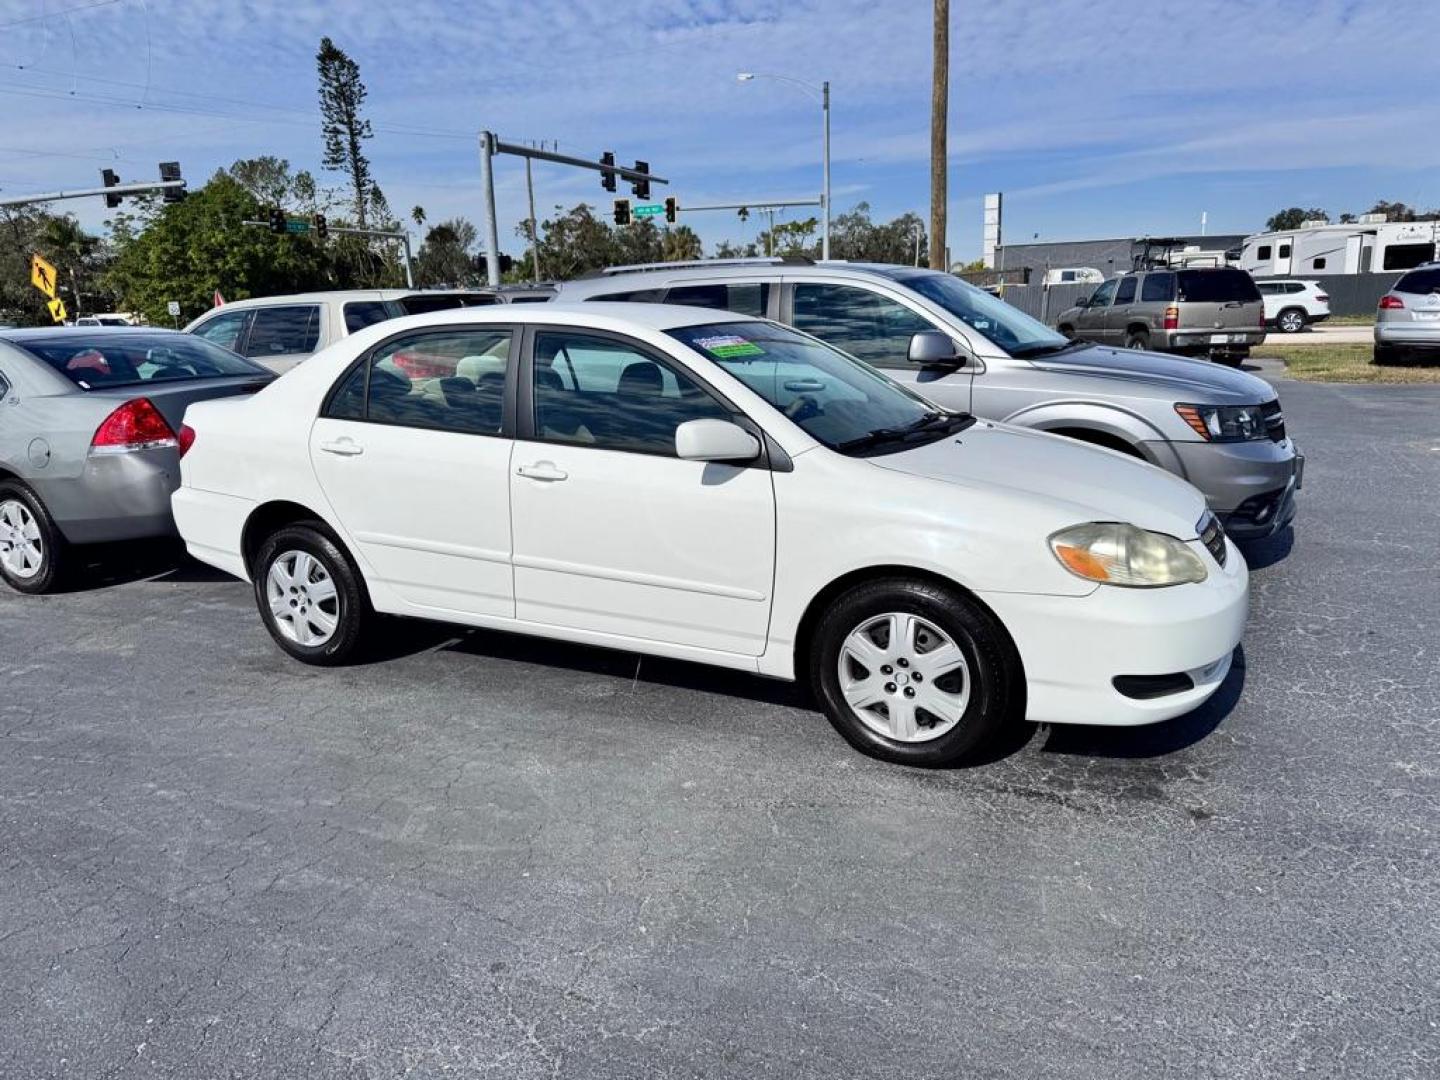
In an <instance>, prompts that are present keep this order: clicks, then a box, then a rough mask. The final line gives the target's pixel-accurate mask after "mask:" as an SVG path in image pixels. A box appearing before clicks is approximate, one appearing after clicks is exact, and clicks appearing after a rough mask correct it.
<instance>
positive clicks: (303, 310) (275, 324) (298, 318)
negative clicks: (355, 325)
mask: <svg viewBox="0 0 1440 1080" xmlns="http://www.w3.org/2000/svg"><path fill="white" fill-rule="evenodd" d="M319 342H320V309H319V308H318V307H316V306H314V305H313V304H306V305H299V304H296V305H293V306H286V307H262V308H256V309H255V321H254V322H253V323H252V324H251V326H250V336H249V337H248V338H247V339H246V341H245V355H246V356H309V355H310V354H311V353H312V352H314V351H315V346H316V345H317V344H319Z"/></svg>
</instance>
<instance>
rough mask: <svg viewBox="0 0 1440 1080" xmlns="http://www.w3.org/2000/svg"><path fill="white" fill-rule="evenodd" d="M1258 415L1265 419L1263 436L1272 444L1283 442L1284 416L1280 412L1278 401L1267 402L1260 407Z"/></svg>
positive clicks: (1277, 399)
mask: <svg viewBox="0 0 1440 1080" xmlns="http://www.w3.org/2000/svg"><path fill="white" fill-rule="evenodd" d="M1260 415H1261V416H1263V417H1264V418H1265V434H1266V435H1269V436H1270V439H1271V441H1272V442H1284V441H1285V414H1284V413H1283V412H1281V411H1280V399H1279V398H1276V399H1275V400H1273V401H1267V402H1265V404H1263V405H1261V406H1260Z"/></svg>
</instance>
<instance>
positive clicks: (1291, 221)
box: [1265, 206, 1330, 232]
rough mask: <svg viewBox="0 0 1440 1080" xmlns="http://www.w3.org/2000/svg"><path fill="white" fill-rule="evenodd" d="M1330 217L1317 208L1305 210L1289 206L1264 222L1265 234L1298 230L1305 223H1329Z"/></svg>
mask: <svg viewBox="0 0 1440 1080" xmlns="http://www.w3.org/2000/svg"><path fill="white" fill-rule="evenodd" d="M1329 220H1330V215H1329V214H1328V213H1327V212H1326V211H1324V210H1320V209H1318V208H1316V209H1310V210H1305V209H1302V208H1301V207H1298V206H1291V207H1288V208H1286V209H1284V210H1281V211H1280V212H1279V213H1277V214H1273V215H1271V217H1270V219H1269V220H1268V221H1266V222H1265V231H1266V232H1285V231H1287V230H1289V229H1298V228H1300V226H1301V225H1303V224H1304V223H1305V222H1307V221H1329Z"/></svg>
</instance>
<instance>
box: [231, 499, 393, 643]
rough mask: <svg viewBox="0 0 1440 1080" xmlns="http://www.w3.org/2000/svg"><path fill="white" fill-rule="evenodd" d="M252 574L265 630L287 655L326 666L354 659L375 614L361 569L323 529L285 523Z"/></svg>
mask: <svg viewBox="0 0 1440 1080" xmlns="http://www.w3.org/2000/svg"><path fill="white" fill-rule="evenodd" d="M251 576H252V578H253V579H254V582H255V603H256V606H257V607H259V609H260V618H261V619H262V620H263V621H264V623H265V629H267V630H268V631H270V636H271V637H272V638H274V639H275V643H276V644H277V645H279V646H280V647H281V648H282V649H284V650H285V651H286V652H287V653H289V654H290V655H291V656H293V657H295V659H297V660H302V661H304V662H305V663H307V664H318V665H325V666H329V665H335V664H343V663H345V662H346V661H347V660H350V659H352V658H353V657H354V655H355V653H356V651H357V650H358V648H359V647H360V644H361V642H362V639H363V637H364V634H365V631H366V629H367V628H368V625H369V623H370V622H371V621H373V618H374V616H373V614H372V612H371V610H370V604H369V601H368V600H367V599H366V596H365V590H364V587H363V585H362V584H361V580H360V575H359V572H358V571H356V569H355V567H354V565H353V564H352V563H351V562H350V559H349V557H348V556H347V555H346V554H345V553H344V552H343V551H341V550H340V548H339V547H338V546H337V545H336V543H335V541H334V540H333V539H331V537H329V536H328V535H327V534H326V533H325V532H323V531H322V530H321V529H319V528H316V527H315V526H313V525H287V526H285V527H284V528H282V529H279V530H278V531H276V532H274V533H272V534H271V535H270V536H269V537H268V538H267V539H266V540H265V542H264V543H263V544H262V545H261V547H260V551H259V554H258V555H257V556H256V558H255V565H254V567H253V573H252V575H251Z"/></svg>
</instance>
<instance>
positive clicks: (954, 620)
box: [810, 577, 1024, 767]
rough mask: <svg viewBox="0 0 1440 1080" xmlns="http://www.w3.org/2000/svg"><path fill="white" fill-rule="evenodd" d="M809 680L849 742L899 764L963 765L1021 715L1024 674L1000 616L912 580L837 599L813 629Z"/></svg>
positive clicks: (891, 582) (870, 585)
mask: <svg viewBox="0 0 1440 1080" xmlns="http://www.w3.org/2000/svg"><path fill="white" fill-rule="evenodd" d="M810 678H811V683H812V685H813V686H814V687H815V691H816V695H817V696H818V697H819V699H820V701H821V703H822V705H823V706H824V709H825V713H826V715H827V717H828V718H829V720H830V722H831V723H832V724H833V725H835V728H836V729H837V730H838V731H839V732H840V734H841V735H843V736H844V737H845V739H846V740H847V741H848V742H849V743H850V745H852V746H854V747H855V748H856V749H857V750H860V751H861V752H862V753H866V754H870V755H871V756H873V757H878V758H882V759H884V760H886V761H893V762H897V763H899V764H903V765H918V766H927V767H942V766H948V765H955V764H958V763H960V762H961V761H962V760H963V759H964V758H965V756H966V755H967V754H969V753H970V752H971V751H973V750H975V749H976V748H977V747H979V746H980V745H982V744H983V743H984V742H985V741H986V740H987V739H989V738H990V737H991V736H992V735H994V734H995V733H996V732H997V731H998V730H999V729H1000V728H1001V727H1002V726H1003V725H1004V724H1005V723H1006V722H1007V721H1009V720H1012V719H1018V718H1019V714H1020V713H1021V712H1022V711H1023V702H1024V677H1023V675H1022V673H1021V670H1020V665H1019V661H1018V659H1017V658H1016V655H1015V650H1014V646H1013V645H1012V644H1011V643H1010V640H1009V638H1008V636H1007V635H1006V633H1005V631H1004V629H1003V628H1002V627H1001V626H1000V625H999V623H998V622H997V621H996V620H995V618H994V617H993V616H992V615H991V614H990V613H989V612H988V611H986V610H984V609H983V608H981V607H980V606H979V605H977V604H976V603H974V602H973V601H972V600H970V599H969V598H967V597H966V596H964V595H963V594H962V593H960V592H959V591H958V590H954V589H948V588H945V587H943V586H940V585H937V584H934V583H932V582H929V581H923V580H919V579H914V578H903V577H901V578H887V579H882V580H878V581H873V582H869V583H866V584H864V585H860V586H858V587H856V588H855V589H852V590H851V591H849V592H847V593H845V594H843V595H842V596H840V597H839V598H838V599H837V600H836V601H834V603H832V604H831V606H830V608H829V610H828V611H826V612H825V614H824V615H823V616H822V617H821V619H820V622H819V624H818V626H817V627H816V630H815V635H814V638H813V641H812V645H811V650H810Z"/></svg>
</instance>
